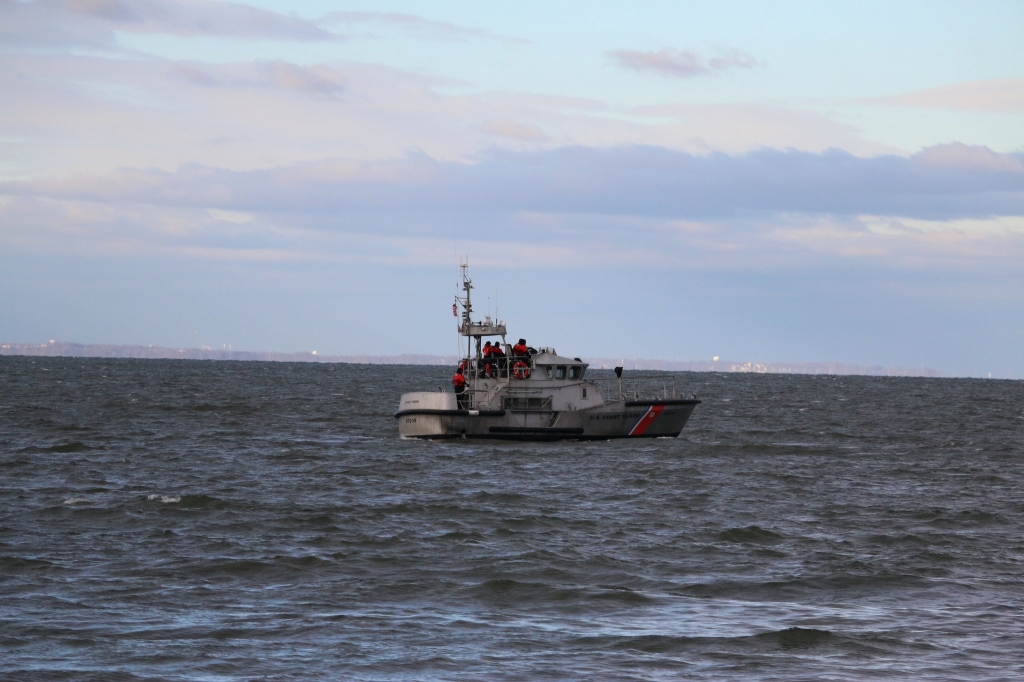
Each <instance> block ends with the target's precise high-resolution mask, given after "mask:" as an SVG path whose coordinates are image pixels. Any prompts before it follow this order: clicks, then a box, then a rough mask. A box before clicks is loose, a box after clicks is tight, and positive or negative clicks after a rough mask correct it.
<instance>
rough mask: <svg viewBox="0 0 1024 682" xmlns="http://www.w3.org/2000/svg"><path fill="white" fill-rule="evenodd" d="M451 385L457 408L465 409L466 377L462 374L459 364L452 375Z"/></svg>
mask: <svg viewBox="0 0 1024 682" xmlns="http://www.w3.org/2000/svg"><path fill="white" fill-rule="evenodd" d="M452 387H453V388H454V389H455V401H456V403H457V404H458V406H459V409H460V410H464V409H466V377H465V376H464V375H463V374H462V367H461V366H460V367H459V369H458V370H456V372H455V376H453V377H452Z"/></svg>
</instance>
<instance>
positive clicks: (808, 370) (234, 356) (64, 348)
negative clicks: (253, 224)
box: [0, 341, 942, 377]
mask: <svg viewBox="0 0 1024 682" xmlns="http://www.w3.org/2000/svg"><path fill="white" fill-rule="evenodd" d="M0 355H20V356H36V357H72V358H135V359H147V360H174V359H177V360H239V361H259V362H321V363H348V364H371V365H454V364H456V363H457V362H458V359H457V358H456V356H454V355H426V354H405V355H319V354H317V353H316V351H312V352H298V353H277V352H273V351H238V350H226V349H219V350H218V349H212V348H166V347H163V346H130V345H113V344H89V343H71V342H69V341H51V342H50V343H42V344H40V343H5V344H0ZM584 360H586V362H588V363H590V365H591V366H592V367H603V368H606V369H611V368H613V367H616V366H618V365H622V366H623V367H625V368H626V369H644V370H662V371H674V372H686V371H689V372H737V373H752V374H833V375H844V376H848V375H861V376H890V377H941V376H942V373H941V372H938V371H936V370H934V369H929V368H927V367H917V368H906V367H882V366H881V365H851V364H847V363H841V362H764V363H760V362H739V361H733V360H719V361H713V360H695V361H687V362H681V361H676V360H652V359H644V358H584Z"/></svg>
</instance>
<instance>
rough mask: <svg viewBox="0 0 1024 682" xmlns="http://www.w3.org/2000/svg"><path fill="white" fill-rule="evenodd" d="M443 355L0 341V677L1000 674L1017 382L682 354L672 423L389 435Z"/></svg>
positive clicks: (1016, 666)
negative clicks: (683, 367)
mask: <svg viewBox="0 0 1024 682" xmlns="http://www.w3.org/2000/svg"><path fill="white" fill-rule="evenodd" d="M448 374H449V370H448V369H446V368H431V367H420V368H409V367H381V366H377V367H372V366H357V365H313V364H273V363H230V362H201V361H152V360H143V361H132V360H93V359H89V360H83V359H70V358H69V359H60V358H52V359H43V358H11V357H4V358H0V673H2V674H0V677H3V678H4V679H26V680H35V679H97V680H110V679H114V680H117V679H124V680H135V679H189V680H196V679H205V680H220V679H225V680H227V679H268V680H276V679H281V680H289V679H297V680H299V679H301V680H307V679H367V680H378V679H379V680H396V679H402V680H405V679H474V680H475V679H489V680H500V679H507V680H520V679H663V678H666V679H675V678H702V679H715V678H728V679H735V678H748V679H777V680H794V679H871V680H874V679H883V678H894V679H926V678H927V679H1013V678H1016V677H1020V676H1024V610H1022V609H1024V383H1022V382H1009V381H983V380H939V379H888V378H868V377H807V376H770V375H769V376H751V375H718V374H686V375H683V383H684V384H685V385H686V386H687V387H688V388H690V389H692V390H693V391H695V392H696V393H698V394H699V395H700V396H701V397H702V398H704V399H705V402H704V403H703V404H702V405H700V406H698V408H697V410H696V412H695V413H694V416H693V418H692V419H691V421H690V423H689V425H688V426H687V428H686V430H685V431H684V432H683V435H682V437H680V438H679V439H676V440H664V439H661V440H640V441H615V442H607V443H586V444H577V443H553V444H551V443H545V444H502V443H479V442H456V443H429V442H418V441H402V440H399V439H398V438H397V430H396V425H395V423H394V419H393V418H392V414H393V412H394V411H395V409H396V405H397V402H398V396H399V394H400V393H401V392H402V391H403V390H409V389H422V388H430V387H433V386H435V385H438V384H442V383H445V382H446V381H447V378H448Z"/></svg>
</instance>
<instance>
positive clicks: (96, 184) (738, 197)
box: [0, 0, 1024, 379]
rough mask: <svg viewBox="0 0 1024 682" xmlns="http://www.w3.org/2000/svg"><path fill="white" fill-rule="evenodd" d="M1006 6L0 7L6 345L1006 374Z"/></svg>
mask: <svg viewBox="0 0 1024 682" xmlns="http://www.w3.org/2000/svg"><path fill="white" fill-rule="evenodd" d="M1022 36H1024V3H1021V2H1019V1H1014V2H998V1H989V2H970V3H968V2H936V1H931V2H913V1H907V2H900V3H891V2H775V3H770V4H766V3H755V2H717V3H703V2H702V3H698V2H679V1H675V2H637V1H632V2H628V3H626V2H621V3H618V2H588V3H570V2H566V3H549V2H543V3H542V2H518V3H507V4H505V5H501V6H498V5H497V4H494V3H474V2H444V3H432V2H422V1H421V2H390V1H388V0H382V1H378V2H374V3H358V2H318V1H298V2H276V1H260V2H250V3H231V2H213V1H205V0H63V1H59V0H35V1H32V2H23V1H20V0H0V61H2V64H0V291H2V292H3V295H2V296H0V341H3V342H8V343H9V342H33V343H39V342H46V341H48V340H50V339H58V340H68V341H75V342H80V343H117V344H147V345H148V344H153V345H162V346H172V347H201V346H208V347H212V348H222V347H226V346H227V345H230V347H231V348H233V349H235V350H275V351H309V350H314V349H315V350H317V351H318V353H319V354H321V355H327V354H331V355H348V354H375V355H397V354H402V353H428V354H453V353H455V352H456V349H457V341H458V339H457V335H456V321H455V319H454V318H452V317H450V314H451V304H452V301H453V297H454V295H455V293H456V285H457V281H458V277H459V273H458V266H457V263H458V260H459V257H460V256H465V257H468V259H469V262H470V275H471V276H472V278H473V281H474V285H475V289H474V296H475V300H474V303H475V307H476V309H477V311H478V312H479V313H480V314H481V315H483V314H486V313H490V314H492V315H498V316H500V317H501V318H503V319H504V320H506V322H507V323H508V325H509V332H510V334H512V335H513V336H515V337H517V338H518V337H520V336H524V337H526V338H527V339H528V340H529V341H530V343H531V344H532V345H537V346H540V345H545V346H554V347H556V348H558V350H559V352H561V353H563V354H568V355H572V356H589V357H632V358H661V359H668V360H700V359H710V358H711V357H712V356H720V357H722V358H728V359H734V360H738V361H753V362H843V363H850V364H861V365H882V366H889V367H892V366H900V367H906V368H913V367H928V368H932V369H935V370H938V371H940V372H943V373H944V374H946V375H949V376H988V375H989V374H990V373H991V375H992V377H993V378H1014V379H1021V378H1024V39H1022Z"/></svg>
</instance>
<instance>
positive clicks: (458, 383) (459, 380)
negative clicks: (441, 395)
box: [452, 374, 466, 391]
mask: <svg viewBox="0 0 1024 682" xmlns="http://www.w3.org/2000/svg"><path fill="white" fill-rule="evenodd" d="M452 386H454V387H455V390H456V391H458V390H459V389H460V388H465V387H466V377H464V376H462V375H461V374H456V375H455V376H453V377H452Z"/></svg>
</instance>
